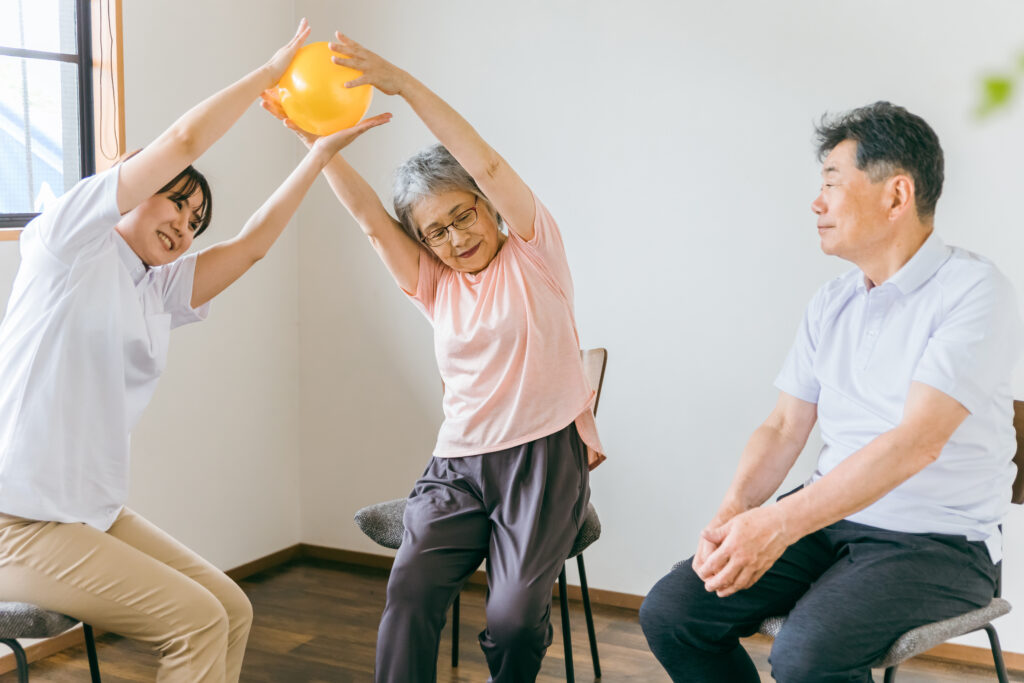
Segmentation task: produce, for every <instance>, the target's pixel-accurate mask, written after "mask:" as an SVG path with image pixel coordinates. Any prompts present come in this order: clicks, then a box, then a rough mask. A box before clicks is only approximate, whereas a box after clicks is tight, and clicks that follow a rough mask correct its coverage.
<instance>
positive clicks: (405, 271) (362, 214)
mask: <svg viewBox="0 0 1024 683" xmlns="http://www.w3.org/2000/svg"><path fill="white" fill-rule="evenodd" d="M262 99H263V103H262V106H263V108H264V109H266V110H267V111H268V112H270V114H271V115H273V116H274V117H276V118H278V119H280V120H281V121H282V122H283V123H284V125H285V127H287V128H288V129H290V130H291V131H292V132H294V133H295V134H296V135H297V136H298V138H299V140H301V141H302V143H303V144H304V145H306V147H309V148H312V147H313V146H314V145H315V144H316V143H317V136H315V135H313V134H311V133H307V132H306V131H304V130H302V129H301V128H299V127H298V126H297V125H296V124H295V122H294V121H292V120H291V119H289V118H287V117H286V115H285V113H284V109H283V108H282V107H281V101H280V100H279V99H278V97H277V93H275V92H273V91H267V92H265V93H263V95H262ZM386 116H390V114H387V115H386ZM324 175H325V176H326V178H327V183H328V184H329V185H330V186H331V189H332V190H334V194H335V195H336V196H337V197H338V200H339V201H340V202H341V203H342V205H343V206H344V207H345V208H346V209H347V210H348V212H349V213H350V214H351V215H352V218H354V219H355V220H356V222H357V223H358V224H359V227H360V228H362V230H363V233H364V234H365V235H366V237H367V238H368V239H369V240H370V244H372V245H373V248H374V249H375V250H376V252H377V254H378V255H379V256H380V259H381V260H382V261H383V262H384V265H385V266H386V267H387V269H388V271H390V272H391V276H392V277H393V278H394V279H395V282H397V283H398V286H399V287H401V288H402V289H404V290H405V291H407V292H410V293H415V292H416V285H417V283H418V281H419V277H420V268H419V263H420V252H421V251H422V248H421V247H420V244H419V242H417V241H415V240H414V239H412V238H411V237H409V235H408V234H407V233H406V232H405V230H403V229H402V226H401V225H400V224H399V223H398V221H396V220H395V219H394V218H392V217H391V215H390V214H389V213H388V212H387V209H385V208H384V205H383V204H382V203H381V201H380V198H379V197H378V196H377V193H376V192H374V191H373V188H372V187H370V184H369V183H367V182H366V180H364V179H363V177H362V176H361V175H359V173H358V172H357V171H356V170H355V169H354V168H353V167H352V165H351V164H349V163H348V162H347V161H345V159H343V158H342V156H341V155H340V154H336V155H335V156H334V157H333V158H332V159H331V160H330V162H329V163H328V164H327V166H326V168H325V169H324Z"/></svg>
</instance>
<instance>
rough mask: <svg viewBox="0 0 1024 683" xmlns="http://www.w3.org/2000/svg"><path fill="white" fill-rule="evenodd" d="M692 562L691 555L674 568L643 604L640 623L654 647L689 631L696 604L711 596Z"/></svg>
mask: <svg viewBox="0 0 1024 683" xmlns="http://www.w3.org/2000/svg"><path fill="white" fill-rule="evenodd" d="M691 561H692V558H691V559H690V560H686V561H685V562H681V563H679V564H678V565H676V566H675V567H673V569H672V571H671V572H669V573H668V574H666V575H665V576H664V577H662V579H661V580H660V581H658V583H656V584H654V587H653V588H651V590H650V591H649V592H648V593H647V597H646V598H645V599H644V602H643V604H642V605H641V606H640V626H641V628H643V631H644V635H645V636H647V641H648V642H649V643H650V644H651V647H652V648H654V647H656V645H657V643H658V642H660V641H662V640H664V639H668V640H670V641H672V642H678V639H679V638H680V637H683V636H684V634H685V633H686V632H687V631H688V630H689V629H688V628H687V623H688V621H689V619H690V616H691V615H692V613H693V610H694V607H695V604H696V603H698V602H699V601H704V600H707V599H708V593H707V591H705V590H704V583H703V582H702V581H701V580H700V577H698V576H697V574H696V573H694V571H693V568H692V566H691Z"/></svg>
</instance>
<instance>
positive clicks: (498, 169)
mask: <svg viewBox="0 0 1024 683" xmlns="http://www.w3.org/2000/svg"><path fill="white" fill-rule="evenodd" d="M481 162H482V163H481V164H480V165H479V166H477V167H476V168H473V169H468V168H467V169H466V170H467V171H469V172H470V173H469V174H470V175H471V176H473V178H477V179H484V178H486V179H487V180H493V179H494V178H497V177H498V176H499V175H501V173H502V168H503V167H504V166H505V163H506V162H505V160H504V159H503V158H502V157H501V155H500V154H498V153H497V152H495V151H494V150H491V151H490V153H489V154H487V155H485V157H484V158H483V159H482V160H481Z"/></svg>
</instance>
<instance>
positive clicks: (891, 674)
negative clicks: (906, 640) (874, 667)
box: [884, 665, 899, 683]
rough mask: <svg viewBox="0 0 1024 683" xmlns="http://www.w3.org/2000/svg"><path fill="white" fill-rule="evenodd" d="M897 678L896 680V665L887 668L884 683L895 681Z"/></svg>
mask: <svg viewBox="0 0 1024 683" xmlns="http://www.w3.org/2000/svg"><path fill="white" fill-rule="evenodd" d="M897 666H899V665H897ZM895 680H896V667H895V666H890V667H889V668H888V669H886V670H885V679H884V683H893V681H895Z"/></svg>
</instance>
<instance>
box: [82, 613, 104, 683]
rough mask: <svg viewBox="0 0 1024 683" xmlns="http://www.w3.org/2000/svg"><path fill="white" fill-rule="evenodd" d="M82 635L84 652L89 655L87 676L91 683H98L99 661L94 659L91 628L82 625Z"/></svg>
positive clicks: (94, 643)
mask: <svg viewBox="0 0 1024 683" xmlns="http://www.w3.org/2000/svg"><path fill="white" fill-rule="evenodd" d="M82 635H84V636H85V652H86V654H88V655H89V675H90V676H91V677H92V683H101V682H100V660H99V659H98V658H97V657H96V639H95V638H94V637H93V634H92V626H89V624H84V623H83V624H82Z"/></svg>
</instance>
